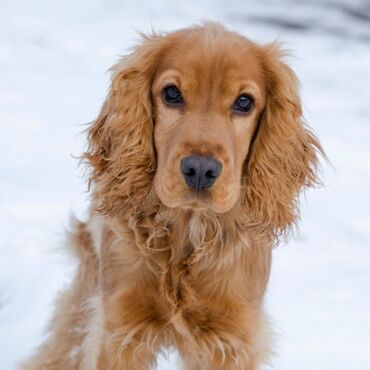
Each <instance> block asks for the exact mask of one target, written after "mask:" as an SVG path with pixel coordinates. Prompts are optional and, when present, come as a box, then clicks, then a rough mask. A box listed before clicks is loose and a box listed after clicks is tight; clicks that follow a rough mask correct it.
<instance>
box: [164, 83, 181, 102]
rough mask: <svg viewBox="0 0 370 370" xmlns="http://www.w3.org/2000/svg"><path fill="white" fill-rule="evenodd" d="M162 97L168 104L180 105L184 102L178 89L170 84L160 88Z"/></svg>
mask: <svg viewBox="0 0 370 370" xmlns="http://www.w3.org/2000/svg"><path fill="white" fill-rule="evenodd" d="M162 97H163V99H164V101H165V103H167V104H169V105H182V104H184V99H183V98H182V96H181V92H180V90H179V89H178V88H177V87H176V86H174V85H170V86H167V87H165V88H164V89H163V90H162Z"/></svg>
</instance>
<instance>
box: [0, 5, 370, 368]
mask: <svg viewBox="0 0 370 370" xmlns="http://www.w3.org/2000/svg"><path fill="white" fill-rule="evenodd" d="M203 19H212V20H219V21H221V22H223V23H225V24H226V25H227V26H229V27H230V28H232V29H234V30H237V31H240V32H242V33H243V34H245V35H248V36H249V37H251V38H252V39H254V40H256V41H259V42H268V41H272V40H274V39H276V38H278V39H279V40H281V41H284V44H285V45H286V47H287V48H288V49H291V50H293V51H294V57H292V58H291V59H290V63H291V64H292V65H293V67H294V69H295V70H296V72H297V74H298V75H299V77H300V80H301V82H302V97H303V101H304V104H305V117H306V120H307V121H308V122H309V123H310V125H311V127H312V128H313V129H314V131H315V132H316V133H317V135H318V136H319V138H320V140H321V141H322V144H323V146H324V148H325V150H326V152H327V155H328V157H329V159H330V161H331V165H328V164H325V163H324V164H323V174H324V182H325V186H324V187H322V188H320V189H315V190H312V191H309V192H307V194H306V196H305V197H303V198H302V221H301V222H300V228H299V232H297V233H296V235H295V237H294V239H293V240H292V241H290V242H289V243H288V244H286V245H280V246H279V247H278V248H277V249H275V250H274V260H273V269H272V276H271V281H270V286H269V289H268V293H267V297H266V308H267V311H268V313H269V315H270V317H271V318H272V322H273V325H274V330H275V333H276V338H275V345H274V350H275V353H276V355H275V356H274V358H273V359H272V365H271V368H272V369H279V370H330V369H335V370H348V369H351V370H368V369H370V315H369V312H370V294H369V293H370V248H369V247H370V212H369V208H370V191H369V189H370V145H369V143H368V141H369V138H370V124H369V118H370V104H369V98H370V91H369V86H370V47H369V44H370V4H369V2H366V1H361V0H356V1H351V2H349V1H345V0H341V1H340V0H337V1H330V0H325V1H318V0H316V1H289V0H281V1H271V0H270V1H264V2H262V1H257V0H254V1H253V0H250V1H243V2H238V3H234V4H230V3H229V2H227V3H226V2H223V1H221V0H216V1H210V0H205V1H202V2H200V1H186V2H169V1H165V0H161V1H155V2H150V1H149V0H146V1H141V2H134V1H125V2H120V1H118V0H106V1H104V2H103V1H102V0H93V1H87V0H81V1H78V2H76V1H71V0H68V1H63V2H47V1H42V0H33V1H32V2H27V1H20V0H15V1H11V2H10V1H8V2H2V3H1V5H0V45H1V48H0V80H1V87H0V128H1V135H0V148H1V155H0V168H1V172H0V179H1V181H0V224H1V234H0V235H1V236H0V368H1V369H4V370H14V369H16V364H17V362H19V361H20V360H21V359H22V358H24V357H25V356H26V355H27V354H29V353H30V352H31V351H32V350H33V349H34V348H35V347H36V346H37V345H38V344H39V343H40V342H41V340H42V338H43V335H44V329H45V327H46V325H47V322H48V320H49V319H50V316H51V313H52V307H53V301H54V300H55V297H56V295H57V293H58V292H60V291H61V290H62V289H63V287H65V286H66V285H67V284H68V282H69V281H70V279H71V276H72V275H73V272H74V267H75V266H74V261H73V260H72V259H71V258H70V257H69V256H68V253H65V252H63V234H64V230H65V228H66V227H67V226H68V223H69V218H70V215H71V213H74V214H76V215H77V216H79V217H84V215H85V212H86V208H87V204H88V199H89V196H88V194H87V193H86V184H85V183H84V181H83V178H82V171H81V169H78V167H77V164H78V160H76V159H75V158H74V157H73V156H78V155H79V154H80V153H81V152H82V150H83V148H84V145H85V138H84V135H83V134H79V133H81V132H82V131H83V130H84V128H85V126H84V124H85V123H87V122H89V121H91V120H93V119H94V117H95V116H96V114H97V112H98V110H99V107H100V105H101V103H102V100H103V98H104V95H105V93H106V90H107V88H108V82H109V75H108V73H105V71H106V70H107V69H108V67H109V66H110V65H112V64H113V63H114V62H115V61H116V59H117V56H118V55H119V54H123V53H125V52H126V51H127V49H128V48H129V47H130V46H132V45H133V44H134V43H135V39H136V37H137V36H136V30H140V31H143V32H150V30H151V29H152V28H153V29H155V30H156V31H166V30H172V29H176V28H179V27H183V26H187V25H189V24H193V23H196V22H198V21H200V20H203ZM174 363H175V356H174V355H172V356H170V359H169V360H165V359H161V360H160V362H159V367H158V369H159V370H166V369H174V368H175V365H174Z"/></svg>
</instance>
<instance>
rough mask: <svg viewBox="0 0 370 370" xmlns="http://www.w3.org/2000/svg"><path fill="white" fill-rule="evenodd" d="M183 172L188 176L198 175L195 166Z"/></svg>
mask: <svg viewBox="0 0 370 370" xmlns="http://www.w3.org/2000/svg"><path fill="white" fill-rule="evenodd" d="M183 173H184V175H186V176H195V175H196V172H195V169H194V168H189V169H186V170H184V172H183Z"/></svg>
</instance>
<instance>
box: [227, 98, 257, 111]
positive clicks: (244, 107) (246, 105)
mask: <svg viewBox="0 0 370 370" xmlns="http://www.w3.org/2000/svg"><path fill="white" fill-rule="evenodd" d="M253 107H254V100H253V98H252V97H251V96H249V95H244V94H243V95H240V96H239V97H238V98H237V99H236V100H235V102H234V104H233V105H232V107H231V109H232V110H233V111H236V112H238V113H249V112H250V111H251V110H252V109H253Z"/></svg>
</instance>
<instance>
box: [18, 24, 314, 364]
mask: <svg viewBox="0 0 370 370" xmlns="http://www.w3.org/2000/svg"><path fill="white" fill-rule="evenodd" d="M296 85H297V82H296V78H295V76H294V74H293V72H292V71H291V70H290V69H289V67H287V66H286V65H285V64H284V63H283V62H281V61H280V52H279V51H278V50H277V48H276V46H271V45H268V46H258V45H256V44H254V43H252V42H251V41H249V40H247V39H245V38H243V37H241V36H239V35H237V34H234V33H231V32H229V31H226V30H225V29H224V28H222V27H221V26H219V25H215V24H206V25H204V26H202V27H194V28H192V29H187V30H180V31H178V32H174V33H171V34H168V35H166V36H152V37H150V38H146V39H145V40H144V42H143V44H142V45H141V46H139V47H138V48H137V49H136V51H135V52H134V53H133V54H132V55H131V56H129V57H126V58H125V59H124V60H123V62H121V63H120V64H118V65H117V66H116V68H115V70H114V74H113V82H112V88H111V91H110V94H109V96H108V98H107V100H106V102H105V104H104V106H103V108H102V111H101V113H100V115H99V117H98V119H97V120H96V121H95V122H94V123H93V125H92V126H91V128H90V131H89V143H90V146H89V150H88V151H87V153H86V155H85V159H86V160H87V162H88V164H89V166H90V168H91V170H92V172H91V178H90V180H91V182H92V187H93V207H92V211H91V216H90V219H89V221H87V222H86V223H81V222H76V223H75V226H74V229H73V230H72V232H71V238H70V243H71V245H73V247H74V251H75V252H76V254H77V255H78V257H79V259H80V261H81V262H80V267H79V270H78V273H77V275H76V278H75V280H74V282H73V284H72V287H71V288H70V290H69V291H68V292H66V293H64V295H63V296H62V297H61V298H60V300H59V302H58V308H57V312H56V315H55V318H54V321H53V323H52V328H51V329H52V330H51V335H50V337H49V339H48V340H47V341H46V343H45V344H44V345H43V346H42V347H41V350H40V351H39V353H38V354H37V355H36V356H35V357H34V358H33V359H31V360H30V361H29V362H28V363H27V364H26V365H25V366H24V369H26V370H144V369H149V368H150V367H151V366H154V364H155V359H156V355H157V354H158V353H159V352H160V351H161V350H163V349H165V348H169V347H175V348H177V350H178V351H179V353H180V355H181V358H182V360H183V362H184V366H185V368H186V369H188V370H207V369H208V370H216V369H225V370H239V369H240V370H256V369H258V368H259V365H260V364H261V363H263V361H265V360H266V356H267V353H268V333H269V329H268V325H267V322H266V319H265V317H264V312H263V297H264V293H265V289H266V285H267V282H268V277H269V271H270V265H271V249H272V246H273V244H274V243H275V242H276V240H277V238H278V236H279V235H281V234H282V233H285V232H286V231H287V230H288V229H289V228H290V227H291V225H292V224H293V223H294V222H295V220H296V218H297V196H298V193H299V192H300V190H301V189H302V188H303V187H304V186H311V185H313V184H314V183H315V181H316V177H315V168H316V164H317V155H316V151H320V150H321V148H320V145H319V143H318V141H317V140H316V138H315V137H314V136H313V135H312V134H311V133H310V132H309V131H308V130H307V129H306V128H305V127H304V125H303V124H302V121H301V108H300V102H299V97H298V94H297V86H296Z"/></svg>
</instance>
